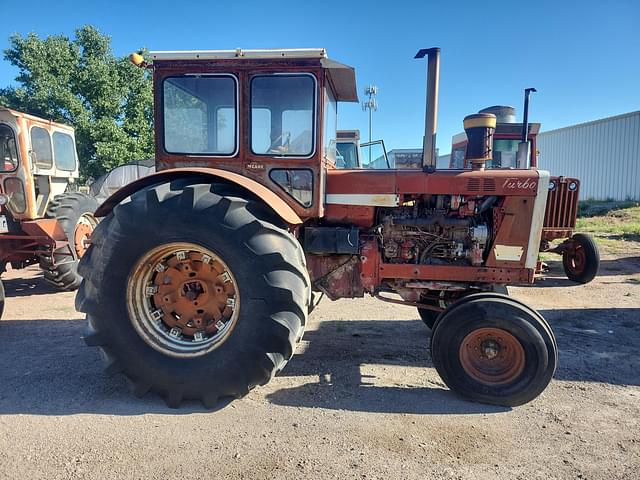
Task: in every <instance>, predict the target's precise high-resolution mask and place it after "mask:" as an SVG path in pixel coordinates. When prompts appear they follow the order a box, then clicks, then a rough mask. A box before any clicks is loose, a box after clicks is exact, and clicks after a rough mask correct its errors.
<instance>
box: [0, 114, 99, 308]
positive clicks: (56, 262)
mask: <svg viewBox="0 0 640 480" xmlns="http://www.w3.org/2000/svg"><path fill="white" fill-rule="evenodd" d="M77 178H78V159H77V154H76V147H75V137H74V131H73V128H71V127H69V126H67V125H63V124H60V123H55V122H51V121H48V120H44V119H41V118H38V117H35V116H33V115H27V114H25V113H20V112H17V111H15V110H11V109H8V108H3V107H0V273H1V272H4V271H5V270H6V267H7V265H11V267H12V268H14V269H20V268H24V267H26V266H28V265H31V264H35V263H39V264H40V267H41V268H42V270H43V272H44V278H45V279H46V280H47V281H48V282H50V283H51V284H53V285H54V286H55V287H57V288H59V289H61V290H75V289H76V288H78V286H79V285H80V277H79V275H78V272H77V262H78V259H79V258H80V257H82V255H83V254H84V252H85V251H86V249H87V246H88V243H87V242H88V240H89V236H90V235H91V232H92V231H93V228H94V227H95V225H96V219H95V217H94V216H93V212H94V211H95V209H96V208H97V206H98V205H97V202H96V201H95V200H94V199H93V198H92V197H90V196H88V195H85V194H83V193H79V192H70V191H68V187H69V185H70V184H71V183H73V182H74V181H75V180H76V179H77ZM3 309H4V288H3V287H2V283H1V282H0V315H1V314H2V311H3Z"/></svg>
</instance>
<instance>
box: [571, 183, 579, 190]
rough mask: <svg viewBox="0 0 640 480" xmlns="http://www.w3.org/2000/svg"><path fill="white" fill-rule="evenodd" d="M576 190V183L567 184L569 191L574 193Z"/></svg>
mask: <svg viewBox="0 0 640 480" xmlns="http://www.w3.org/2000/svg"><path fill="white" fill-rule="evenodd" d="M577 188H578V184H577V183H576V182H571V183H570V184H569V190H571V191H572V192H573V191H575V190H576V189H577Z"/></svg>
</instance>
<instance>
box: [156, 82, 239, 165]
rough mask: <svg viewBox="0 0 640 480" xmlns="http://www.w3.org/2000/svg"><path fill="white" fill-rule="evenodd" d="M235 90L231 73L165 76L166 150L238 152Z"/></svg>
mask: <svg viewBox="0 0 640 480" xmlns="http://www.w3.org/2000/svg"><path fill="white" fill-rule="evenodd" d="M236 92H237V83H236V79H235V77H233V76H231V75H210V76H185V77H169V78H166V79H165V80H164V81H163V86H162V93H163V119H164V149H165V150H166V151H167V152H168V153H176V154H187V155H221V156H225V155H233V154H235V152H236V150H237V137H238V135H237V111H236V104H237V100H236V98H237V97H236V95H237V93H236Z"/></svg>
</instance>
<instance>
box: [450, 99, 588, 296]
mask: <svg viewBox="0 0 640 480" xmlns="http://www.w3.org/2000/svg"><path fill="white" fill-rule="evenodd" d="M531 91H534V90H533V89H527V90H525V102H524V115H523V122H522V123H517V122H516V111H515V109H514V108H513V107H509V106H503V105H496V106H493V107H487V108H485V109H482V110H480V113H492V114H495V115H496V118H497V125H496V130H495V132H494V135H493V155H492V157H493V158H492V160H491V161H490V162H488V163H487V165H486V168H502V169H529V168H537V167H538V150H537V136H538V132H539V131H540V124H539V123H529V122H528V117H529V94H530V92H531ZM521 146H523V147H524V149H523V150H524V154H521V155H520V157H519V152H518V149H519V148H522V147H521ZM466 148H467V136H466V134H465V133H459V134H457V135H455V136H454V137H453V139H452V147H451V157H450V167H451V168H465V167H469V166H470V165H469V162H468V161H465V151H466ZM579 196H580V180H579V179H577V178H571V177H564V176H553V177H551V178H550V179H549V194H548V196H547V206H546V209H545V215H544V224H543V228H542V237H541V242H540V251H541V252H549V253H556V254H559V255H561V256H562V266H563V268H564V272H565V274H566V276H567V278H569V279H570V280H572V281H574V282H577V283H588V282H590V281H591V280H593V279H594V278H595V276H596V275H597V273H598V268H599V267H600V251H599V249H598V245H597V243H596V242H595V240H594V239H593V237H591V236H590V235H587V234H585V233H576V232H575V227H576V221H577V217H578V200H579ZM555 240H563V241H562V242H561V243H559V244H553V242H554V241H555ZM543 268H544V264H543V262H539V263H538V269H537V270H538V271H542V270H543Z"/></svg>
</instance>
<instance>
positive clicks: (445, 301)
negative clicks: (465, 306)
mask: <svg viewBox="0 0 640 480" xmlns="http://www.w3.org/2000/svg"><path fill="white" fill-rule="evenodd" d="M484 288H485V289H486V290H485V291H486V292H494V293H500V294H502V295H509V291H508V290H507V287H506V285H500V284H498V283H496V284H493V285H486V286H485V287H484ZM477 292H478V290H468V291H464V292H452V293H453V295H451V294H449V295H447V292H446V291H444V290H443V291H441V292H440V295H439V296H440V299H439V300H437V301H433V300H426V301H423V303H429V304H430V305H433V306H437V307H440V308H442V310H444V309H446V308H447V307H449V306H451V305H452V304H454V303H455V302H456V301H457V300H460V299H461V298H464V297H465V296H467V295H473V294H476V293H477ZM442 310H440V311H438V310H432V309H430V308H420V307H418V315H420V318H421V319H422V321H423V322H424V324H425V325H426V326H427V328H428V329H429V330H433V327H434V325H435V324H436V322H437V321H438V317H440V314H441V313H442Z"/></svg>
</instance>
